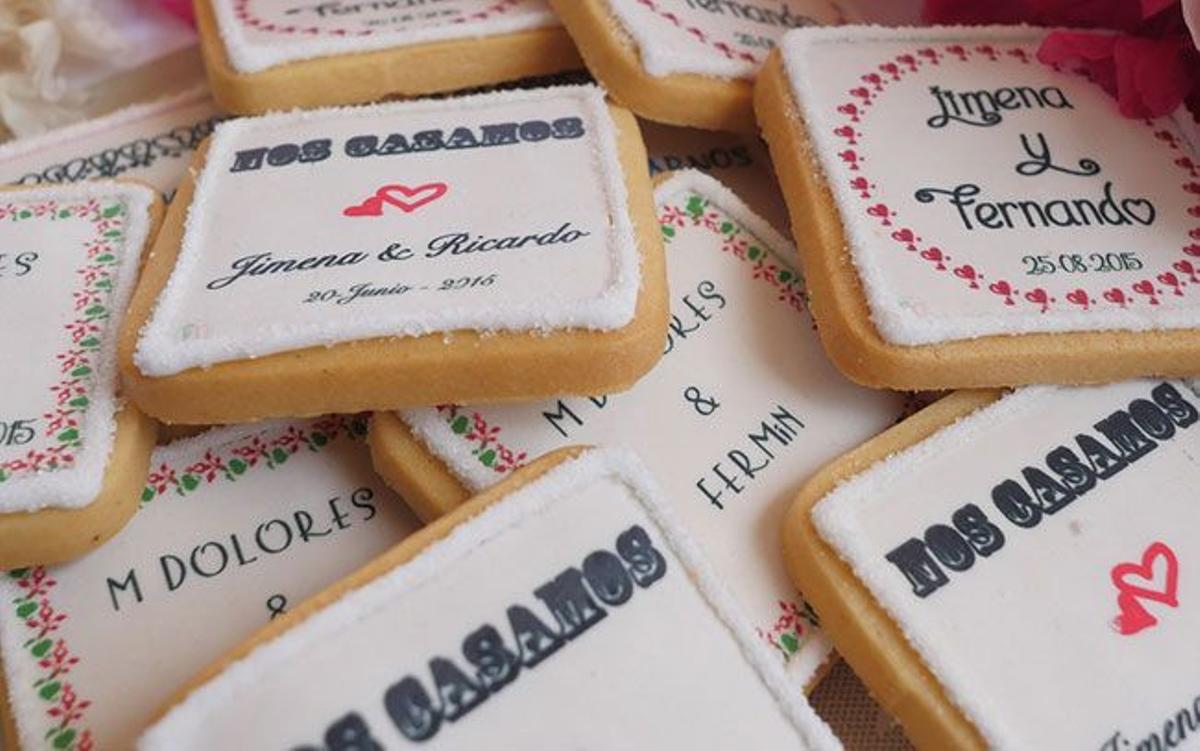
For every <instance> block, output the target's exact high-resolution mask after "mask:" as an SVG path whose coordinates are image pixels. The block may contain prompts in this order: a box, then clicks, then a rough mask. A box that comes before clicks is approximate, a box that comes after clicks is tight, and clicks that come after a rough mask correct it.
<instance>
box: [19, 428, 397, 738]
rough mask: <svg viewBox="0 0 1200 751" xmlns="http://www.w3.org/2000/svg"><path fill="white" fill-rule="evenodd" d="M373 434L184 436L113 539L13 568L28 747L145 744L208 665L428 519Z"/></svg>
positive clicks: (144, 480)
mask: <svg viewBox="0 0 1200 751" xmlns="http://www.w3.org/2000/svg"><path fill="white" fill-rule="evenodd" d="M365 429H366V426H365V422H364V420H363V419H362V418H351V417H330V418H320V419H317V420H303V421H291V422H281V423H275V424H271V425H260V426H254V427H252V428H248V427H245V426H239V427H233V428H224V429H220V430H215V431H210V432H208V433H205V434H203V435H200V436H198V437H195V438H191V439H184V440H180V441H176V442H174V443H172V444H171V445H169V446H166V447H162V448H159V449H158V450H157V451H156V452H155V454H154V459H153V462H152V464H151V467H150V472H149V476H148V477H147V475H146V473H145V471H144V470H143V472H142V474H141V478H140V480H139V485H138V488H137V490H136V491H135V492H134V497H135V504H136V498H137V497H139V496H140V498H141V507H140V508H139V509H138V511H137V513H136V514H135V515H134V517H133V519H132V520H131V521H130V523H129V525H128V526H127V527H126V528H125V530H123V531H122V533H121V534H120V535H119V536H117V537H116V538H115V539H113V540H112V541H111V542H110V543H108V544H107V545H105V546H103V547H101V548H99V549H98V550H96V551H94V552H92V553H90V554H89V555H87V556H85V557H83V558H80V559H79V560H77V561H73V562H71V563H69V564H65V565H61V566H53V567H43V566H33V567H25V568H22V569H19V570H15V571H10V572H8V573H6V574H4V575H3V576H2V577H0V601H2V602H3V603H4V607H5V612H4V617H3V618H0V658H2V659H3V663H4V677H3V681H4V685H3V692H4V693H6V694H7V696H8V702H7V703H6V704H5V705H4V706H3V707H0V714H3V715H6V717H5V718H4V719H5V720H6V721H7V723H6V724H8V725H9V727H11V728H12V729H13V731H14V732H15V736H16V737H15V738H14V740H15V741H17V743H16V745H15V746H13V748H14V749H23V750H24V751H33V750H34V749H42V748H47V749H76V750H81V749H85V748H129V747H130V746H131V745H132V743H133V740H134V738H135V737H136V734H137V733H138V732H139V731H140V729H141V728H142V727H143V726H144V725H145V724H146V722H148V721H149V719H150V717H151V715H152V713H153V712H154V710H155V709H156V708H157V707H158V705H159V703H160V702H161V701H162V699H163V697H164V696H168V695H170V693H171V692H173V691H175V690H177V689H178V688H179V687H180V686H181V685H183V683H184V681H186V680H187V678H189V677H190V676H191V675H192V674H193V673H195V672H196V671H197V670H199V669H200V668H202V667H203V666H204V665H206V664H208V663H209V662H210V661H211V660H213V659H215V658H216V657H218V656H219V655H221V654H222V653H223V652H225V651H226V650H228V649H230V648H232V647H233V646H234V645H236V644H237V643H238V642H239V641H240V640H241V639H243V638H244V637H245V636H246V635H247V634H249V633H251V632H252V631H254V629H256V628H258V627H259V626H261V625H262V624H265V623H267V622H268V621H270V620H271V619H273V618H276V617H278V616H279V615H281V614H283V613H286V612H289V611H290V610H292V609H293V608H295V607H297V606H298V605H299V604H300V603H301V602H302V601H303V600H304V598H306V597H308V596H309V595H311V594H313V593H315V592H317V591H319V590H321V589H323V588H324V587H326V586H328V585H329V584H330V583H332V582H334V581H336V580H337V579H338V578H339V577H341V576H344V575H345V574H347V573H349V572H351V571H353V570H355V569H357V568H358V567H359V566H360V565H362V564H363V563H364V562H366V561H368V560H370V559H371V558H373V557H374V556H376V555H378V554H379V553H380V552H382V551H383V550H385V549H387V548H389V547H391V546H392V545H394V544H395V543H396V542H398V541H400V540H401V539H403V538H404V537H405V536H406V535H407V534H409V533H411V532H413V531H414V530H416V529H417V528H418V527H419V526H420V525H419V523H418V522H417V520H416V519H415V518H414V517H413V516H412V515H411V514H410V513H409V512H408V511H407V509H405V508H404V506H403V504H402V503H401V502H400V500H399V499H398V498H396V497H395V496H394V494H392V493H391V492H390V491H389V490H388V488H387V486H386V485H384V484H382V483H381V482H380V481H379V479H378V478H377V477H376V476H375V474H374V473H373V472H372V471H371V465H370V459H369V457H368V453H367V449H366V446H365V445H363V441H362V435H363V433H364V432H365Z"/></svg>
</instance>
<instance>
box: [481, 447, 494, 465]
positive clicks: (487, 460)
mask: <svg viewBox="0 0 1200 751" xmlns="http://www.w3.org/2000/svg"><path fill="white" fill-rule="evenodd" d="M479 461H481V462H483V466H485V467H490V466H492V464H493V463H494V462H495V461H496V452H495V451H492V450H491V449H488V450H487V451H484V452H483V453H482V454H480V455H479Z"/></svg>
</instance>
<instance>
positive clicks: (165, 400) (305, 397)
mask: <svg viewBox="0 0 1200 751" xmlns="http://www.w3.org/2000/svg"><path fill="white" fill-rule="evenodd" d="M609 111H610V113H611V115H612V119H613V123H614V127H615V130H616V133H617V148H618V156H619V162H620V167H621V170H622V172H623V174H624V178H625V182H626V185H627V188H628V194H629V197H628V211H629V214H630V217H631V219H632V223H633V226H634V233H635V236H636V242H637V248H638V257H639V264H640V275H641V285H640V288H639V290H638V297H637V303H636V308H635V311H634V317H633V320H632V321H630V323H628V324H626V325H625V326H624V327H623V328H620V329H616V330H612V331H586V330H570V331H559V332H555V333H552V334H549V335H543V334H541V333H538V332H499V333H494V334H483V333H480V332H477V331H454V332H451V333H450V334H448V335H447V334H444V333H433V334H429V335H426V336H416V337H376V338H370V339H360V340H355V341H349V342H343V343H340V344H335V345H332V346H329V347H325V346H314V347H307V348H304V349H299V350H293V351H287V352H280V353H276V354H272V355H265V356H262V357H257V358H254V359H247V360H236V361H230V362H222V363H217V364H215V365H212V366H211V367H207V368H199V367H197V368H190V369H188V370H185V371H183V372H181V373H178V374H175V375H171V376H165V377H161V378H151V377H147V376H145V375H143V374H142V373H141V371H140V370H138V368H137V366H136V365H135V364H134V361H133V354H134V351H135V349H136V347H137V343H138V338H139V336H140V332H141V330H142V327H143V326H144V325H145V324H146V322H147V321H148V320H149V319H150V316H151V315H152V313H153V310H154V307H155V305H156V303H157V300H158V296H159V294H160V293H161V291H162V289H163V288H164V286H165V285H166V283H167V279H168V278H169V277H170V275H171V273H172V271H173V269H174V267H175V262H176V260H177V258H178V255H179V251H180V246H181V242H182V238H183V230H184V222H185V219H186V217H187V212H188V209H189V206H190V204H191V202H192V197H193V194H194V192H195V180H196V176H197V174H198V173H199V170H201V169H202V168H203V166H204V160H205V158H206V155H207V153H208V144H207V143H205V144H202V145H201V147H200V149H199V150H198V151H197V155H196V157H195V161H194V164H193V167H192V169H190V170H189V174H188V176H187V177H186V178H185V179H184V181H183V182H182V183H181V185H180V187H179V192H178V193H177V195H176V197H175V200H174V201H173V202H172V204H171V209H170V211H169V212H168V214H167V219H166V222H165V224H164V226H163V229H162V232H161V233H160V234H159V238H158V241H157V242H156V243H155V246H154V249H153V251H152V252H151V254H150V258H149V261H148V262H147V264H146V269H145V272H144V273H143V275H142V280H141V282H140V283H139V285H138V288H137V290H136V291H135V292H134V295H133V300H132V302H131V304H130V308H129V314H128V315H127V317H126V321H125V325H124V327H123V329H122V331H121V339H120V343H119V348H118V365H119V367H120V369H121V373H122V375H123V376H124V379H125V385H126V393H128V394H129V395H130V397H131V398H132V399H134V401H136V402H137V403H138V405H139V406H141V407H142V408H143V409H144V410H145V411H146V412H147V413H149V414H151V415H153V416H154V417H155V418H157V419H159V420H160V421H162V422H165V423H186V424H201V425H202V424H226V423H236V422H252V421H255V420H260V419H264V418H269V417H307V416H314V415H319V414H324V413H327V412H339V413H348V412H360V411H364V410H383V409H397V408H401V407H414V406H426V405H430V404H444V403H457V404H464V403H470V402H505V401H517V400H530V399H538V398H548V397H551V396H557V395H562V394H566V393H577V394H600V393H608V392H617V391H624V390H626V389H628V388H629V387H631V386H632V385H633V384H634V383H635V382H637V380H638V379H639V378H641V377H642V376H643V375H644V374H645V373H646V372H647V371H649V370H650V368H651V367H653V365H654V364H655V363H656V362H658V360H659V358H660V357H661V356H662V350H663V341H664V339H665V336H666V328H667V316H668V309H667V308H668V300H667V281H666V267H665V261H664V258H663V247H662V238H661V232H660V231H659V227H658V221H657V217H656V215H655V209H654V197H653V195H652V192H651V188H650V178H649V176H648V175H647V173H646V148H645V144H643V142H642V139H641V134H640V132H639V130H638V125H637V121H636V119H635V118H634V117H633V115H632V114H631V113H629V111H628V110H625V109H623V108H620V107H616V106H613V105H610V106H609ZM581 363H587V365H586V366H581ZM481 384H486V389H482V388H481Z"/></svg>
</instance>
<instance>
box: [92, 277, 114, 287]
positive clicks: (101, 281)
mask: <svg viewBox="0 0 1200 751" xmlns="http://www.w3.org/2000/svg"><path fill="white" fill-rule="evenodd" d="M92 286H94V287H95V288H96V289H112V280H111V279H99V280H97V281H96V283H95V284H94V285H92Z"/></svg>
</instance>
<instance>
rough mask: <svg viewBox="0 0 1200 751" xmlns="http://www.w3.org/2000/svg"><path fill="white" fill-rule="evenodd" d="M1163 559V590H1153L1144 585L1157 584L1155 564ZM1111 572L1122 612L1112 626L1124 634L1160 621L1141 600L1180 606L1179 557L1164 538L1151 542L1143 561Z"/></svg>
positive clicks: (1123, 564) (1127, 564)
mask: <svg viewBox="0 0 1200 751" xmlns="http://www.w3.org/2000/svg"><path fill="white" fill-rule="evenodd" d="M1160 559H1161V560H1162V561H1164V562H1165V563H1166V572H1165V574H1166V575H1165V577H1164V579H1165V580H1164V581H1163V582H1161V584H1162V587H1161V589H1151V588H1150V587H1147V586H1145V584H1150V585H1154V584H1155V583H1156V582H1155V577H1154V564H1155V562H1156V561H1158V560H1160ZM1109 575H1110V577H1111V579H1112V583H1113V585H1114V586H1116V588H1117V606H1118V607H1119V608H1120V611H1121V612H1120V613H1119V614H1118V615H1117V617H1116V618H1114V619H1113V628H1115V629H1116V631H1117V632H1118V633H1119V634H1121V635H1122V636H1132V635H1134V634H1136V633H1138V632H1139V631H1143V630H1145V629H1147V628H1150V627H1151V626H1154V625H1156V624H1157V623H1158V618H1155V617H1154V616H1153V615H1152V614H1151V613H1150V611H1148V610H1146V608H1145V606H1144V605H1142V603H1141V602H1140V601H1141V600H1148V601H1151V602H1159V603H1162V604H1164V605H1166V606H1168V607H1172V608H1175V607H1179V597H1178V587H1179V559H1178V558H1176V557H1175V551H1174V550H1172V549H1171V547H1170V546H1169V545H1167V544H1166V543H1165V542H1162V541H1161V540H1156V541H1155V542H1152V543H1151V544H1150V545H1149V546H1148V547H1147V548H1146V550H1145V551H1144V552H1143V553H1142V558H1141V561H1139V562H1138V563H1128V562H1125V563H1118V564H1117V565H1115V566H1113V568H1112V571H1111V572H1110V574H1109ZM1130 579H1133V580H1134V581H1132V582H1131V581H1130Z"/></svg>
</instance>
